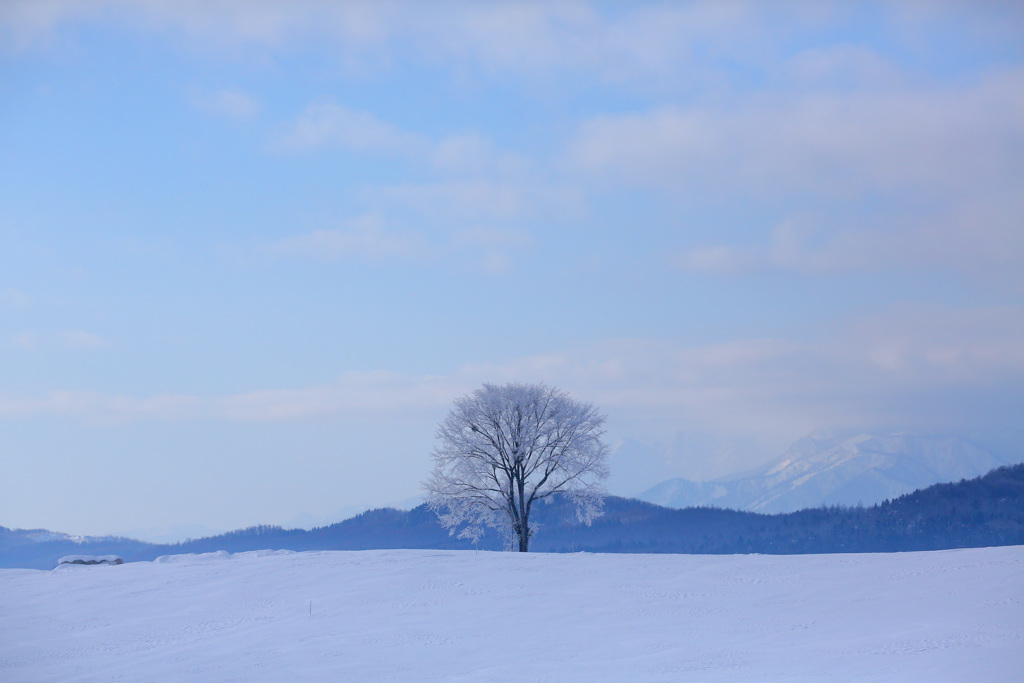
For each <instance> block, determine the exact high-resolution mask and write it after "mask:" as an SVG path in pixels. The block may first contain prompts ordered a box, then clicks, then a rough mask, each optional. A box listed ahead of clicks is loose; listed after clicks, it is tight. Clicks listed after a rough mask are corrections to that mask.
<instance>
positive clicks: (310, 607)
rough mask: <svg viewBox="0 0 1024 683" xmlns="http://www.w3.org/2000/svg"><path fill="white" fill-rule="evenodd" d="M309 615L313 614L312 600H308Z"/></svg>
mask: <svg viewBox="0 0 1024 683" xmlns="http://www.w3.org/2000/svg"><path fill="white" fill-rule="evenodd" d="M309 616H313V601H312V600H310V601H309Z"/></svg>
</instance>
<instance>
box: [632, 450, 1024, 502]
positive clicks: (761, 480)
mask: <svg viewBox="0 0 1024 683" xmlns="http://www.w3.org/2000/svg"><path fill="white" fill-rule="evenodd" d="M1002 464H1009V463H1006V462H1003V461H1000V459H998V458H996V457H995V456H993V455H992V454H991V453H989V452H987V451H985V450H983V449H981V448H979V447H978V446H976V445H974V444H973V443H971V442H969V441H967V440H966V439H963V438H960V437H956V436H921V435H910V434H891V435H884V436H881V435H871V434H861V435H859V436H854V437H848V438H836V437H832V436H823V435H817V436H809V437H806V438H803V439H800V440H799V441H797V442H796V443H795V444H793V446H792V447H790V449H789V450H788V451H786V453H785V454H784V455H783V456H782V457H780V458H778V459H776V460H774V461H772V462H770V463H768V464H766V465H764V466H762V467H760V468H758V469H756V470H753V471H751V472H747V473H744V474H740V475H731V476H728V477H721V478H718V479H713V480H711V481H705V482H697V481H690V480H688V479H669V480H668V481H664V482H662V483H660V484H658V485H657V486H654V487H652V488H650V489H648V490H646V491H644V492H643V493H640V494H639V495H638V496H637V497H638V498H639V499H641V500H645V501H647V502H650V503H655V504H657V505H664V506H666V507H674V508H686V507H692V506H697V505H710V506H714V507H721V508H731V509H734V510H749V511H752V512H767V513H777V512H793V511H795V510H801V509H804V508H810V507H819V506H822V505H873V504H875V503H879V502H881V501H883V500H886V499H889V498H895V497H897V496H900V495H903V494H905V493H910V492H911V491H915V490H917V489H919V488H922V487H925V486H930V485H932V484H936V483H940V482H950V481H959V480H960V479H969V478H972V477H977V476H980V475H982V474H984V473H985V472H988V471H989V470H991V469H992V468H994V467H997V466H999V465H1002Z"/></svg>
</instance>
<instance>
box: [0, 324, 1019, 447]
mask: <svg viewBox="0 0 1024 683" xmlns="http://www.w3.org/2000/svg"><path fill="white" fill-rule="evenodd" d="M509 380H520V381H545V382H548V383H551V384H555V385H557V386H560V387H562V388H564V389H566V390H568V391H570V392H571V393H573V394H574V395H576V396H578V397H579V398H582V399H584V400H589V401H594V402H595V403H597V404H598V405H599V406H601V407H602V409H604V410H605V411H607V412H608V413H609V415H610V416H611V418H612V420H613V422H614V423H615V424H617V425H619V426H620V429H622V428H624V427H626V426H628V425H636V424H640V423H642V424H644V425H645V426H647V427H650V426H651V425H656V426H657V428H659V429H661V431H662V432H663V433H666V434H671V433H674V432H676V431H679V430H682V431H696V432H701V433H718V434H733V435H748V436H751V437H754V438H761V439H773V440H781V441H785V440H786V439H793V438H797V437H799V436H801V435H803V434H806V433H808V432H810V431H813V430H814V429H822V428H825V429H869V430H870V429H892V428H895V429H901V428H906V429H935V430H947V431H951V430H956V429H972V430H978V429H985V428H986V427H1006V426H1008V425H1012V424H1015V423H1016V421H1017V420H1018V418H1019V406H1020V404H1021V401H1024V390H1022V387H1024V310H1022V309H1021V308H1020V307H990V308H983V309H967V310H955V309H944V308H929V307H920V306H918V307H902V308H895V309H891V310H889V311H887V312H885V313H884V314H879V315H875V316H871V317H867V318H862V319H856V320H848V321H846V322H845V323H843V324H841V325H838V326H835V325H834V326H832V327H831V329H828V330H822V331H821V337H820V338H819V339H816V340H802V341H799V340H785V339H740V340H735V341H731V342H724V343H718V344H711V345H706V346H690V347H686V346H679V345H674V344H670V343H667V342H658V341H652V340H620V341H608V342H603V343H599V344H593V345H590V346H587V347H584V348H579V349H574V350H570V351H563V352H556V353H548V354H541V355H537V356H531V357H525V358H517V359H510V360H508V361H507V362H501V363H493V364H476V365H466V366H464V367H462V368H460V369H458V370H456V371H454V372H452V373H450V374H447V375H434V376H414V375H403V374H398V373H391V372H371V373H347V374H345V375H343V376H342V377H340V378H339V379H338V380H337V381H336V382H333V383H331V384H328V385H324V386H317V387H309V388H305V389H268V390H263V391H253V392H246V393H241V394H234V395H227V396H220V397H199V396H185V395H180V396H170V395H165V396H153V397H148V398H136V397H128V396H109V395H102V394H95V393H85V392H51V393H49V394H47V395H45V396H43V397H40V398H31V397H10V396H8V397H0V416H2V417H5V418H9V419H10V418H19V417H26V416H31V415H40V414H51V415H64V416H68V417H73V418H77V419H82V420H86V421H99V422H107V421H121V420H144V419H160V420H179V419H198V418H204V419H206V418H208V419H219V420H232V421H233V420H269V421H278V420H320V419H330V420H338V419H340V420H349V419H358V420H364V419H381V420H403V419H407V418H409V419H411V418H416V419H419V418H423V417H427V418H436V417H437V416H438V415H440V414H442V413H443V411H444V410H445V409H446V408H447V406H449V405H450V402H451V400H452V399H453V398H454V397H456V396H458V395H461V394H464V393H465V392H467V391H469V390H471V389H473V388H474V387H476V386H478V385H479V383H481V382H484V381H489V382H504V381H509ZM634 433H635V432H634Z"/></svg>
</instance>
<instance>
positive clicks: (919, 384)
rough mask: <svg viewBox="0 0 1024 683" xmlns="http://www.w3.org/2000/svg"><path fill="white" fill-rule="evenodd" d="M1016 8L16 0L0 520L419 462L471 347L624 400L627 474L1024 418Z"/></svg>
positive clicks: (333, 495)
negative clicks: (814, 439)
mask: <svg viewBox="0 0 1024 683" xmlns="http://www.w3.org/2000/svg"><path fill="white" fill-rule="evenodd" d="M1022 38H1024V12H1021V11H1020V10H1019V9H1018V8H1016V7H1014V5H1013V3H994V2H993V3H963V4H958V3H898V4H872V3H856V6H853V4H851V3H806V4H805V3H793V4H775V3H773V4H771V5H767V4H764V3H721V2H719V3H629V4H614V3H609V4H589V3H538V4H531V3H512V4H503V3H480V4H463V3H441V4H439V5H433V4H432V5H430V6H429V7H428V6H426V5H424V4H421V3H408V4H407V3H390V2H375V3H365V4H363V3H348V4H338V3H327V2H312V1H311V2H293V3H272V2H258V1H257V2H246V3H243V2H231V1H223V2H188V1H180V2H159V1H153V2H127V1H123V0H109V1H104V0H96V1H95V2H86V1H82V2H74V1H71V0H66V1H65V0H53V1H46V0H44V1H39V2H20V1H14V2H8V3H5V4H4V5H3V7H2V8H0V434H2V435H3V437H4V438H3V446H2V450H0V463H2V465H3V471H4V476H3V477H2V481H0V524H4V525H6V526H15V527H48V528H53V529H59V530H64V531H69V532H75V533H92V534H97V533H110V532H124V531H131V530H135V529H141V528H145V527H155V526H160V525H178V524H187V523H198V524H204V525H207V526H209V527H212V528H217V529H227V528H233V527H239V526H245V525H249V524H256V523H281V524H288V523H290V522H291V521H293V520H295V519H297V518H298V516H299V515H302V514H306V515H312V516H313V517H316V518H325V519H326V518H330V517H331V516H332V515H335V514H336V513H337V512H338V511H340V510H342V509H347V508H350V507H351V506H360V505H374V504H382V503H387V502H391V501H396V500H400V499H404V498H406V497H408V496H411V495H414V494H416V493H417V491H418V484H419V482H420V481H421V480H422V479H423V478H424V477H425V475H426V473H427V471H428V469H429V451H430V449H431V447H432V442H433V431H434V426H435V425H436V424H437V422H438V421H439V420H440V419H441V418H442V417H443V415H444V413H445V411H446V409H447V406H448V405H449V404H450V402H451V400H452V399H453V398H454V397H456V396H459V395H461V394H464V393H466V392H467V391H470V390H472V389H473V388H475V387H476V386H478V385H479V384H480V383H481V382H484V381H491V382H502V381H509V380H525V381H546V382H548V383H550V384H554V385H556V386H559V387H561V388H563V389H565V390H567V391H569V392H570V393H572V394H573V395H574V396H576V397H577V398H581V399H584V400H588V401H593V402H595V403H596V404H598V405H599V406H601V407H602V409H603V410H604V411H605V412H606V413H607V414H608V416H609V420H608V427H609V438H610V439H611V440H612V441H616V442H617V441H619V440H622V439H629V440H631V442H635V443H641V444H645V446H644V448H638V449H635V450H634V451H632V452H631V453H632V454H631V455H630V456H629V457H628V458H626V457H621V458H619V460H618V461H616V462H614V463H613V476H612V479H611V481H610V488H611V490H612V491H613V492H616V493H626V494H628V493H636V492H637V491H634V490H630V487H636V486H639V485H640V483H641V482H639V481H635V480H632V479H630V478H629V476H628V475H629V471H630V468H639V469H643V468H642V467H640V465H641V464H642V463H638V462H636V461H635V459H637V458H659V457H665V453H666V452H667V450H666V449H670V448H671V446H670V444H671V443H677V444H678V443H687V444H690V447H687V448H686V449H684V450H683V451H682V452H676V453H674V455H673V456H672V458H673V462H672V471H671V472H668V471H667V470H666V473H668V474H672V475H679V476H690V477H695V478H701V477H711V476H717V475H721V474H726V473H728V472H732V471H737V470H740V469H744V468H747V467H751V466H754V465H757V464H760V463H761V462H763V461H765V460H767V459H769V458H771V457H773V456H775V455H778V454H779V453H781V452H782V450H784V449H785V447H786V446H787V445H788V443H790V442H791V441H792V440H794V439H796V438H799V437H800V436H803V435H805V434H807V433H809V432H811V431H813V430H836V431H850V430H854V431H860V430H866V431H881V430H907V431H929V432H942V433H958V434H966V435H972V436H976V437H978V438H989V437H991V438H993V439H995V438H997V437H996V436H992V435H998V439H1001V441H1000V443H1002V444H1004V445H1006V444H1007V443H1008V444H1009V447H1010V448H1011V449H1013V448H1019V434H1020V432H1019V431H1016V432H1015V431H1014V430H1015V429H1019V416H1020V414H1021V411H1022V408H1024V275H1022V273H1024V225H1022V221H1021V218H1020V217H1021V216H1022V215H1024V193H1022V192H1021V191H1020V188H1021V187H1022V186H1024V54H1022V53H1024V40H1022ZM1007 434H1009V435H1010V436H1009V437H1006V435H1007ZM1007 439H1009V440H1007ZM1014 439H1017V440H1016V441H1014ZM695 444H698V445H695ZM699 444H717V445H716V446H714V447H711V446H708V447H701V446H699ZM723 444H724V445H723ZM645 448H646V450H645ZM623 452H625V451H623ZM723 453H726V455H724V456H723V455H722V454H723ZM648 469H649V468H648ZM616 470H618V472H616ZM654 483H657V482H655V481H651V482H649V484H648V485H652V484H654Z"/></svg>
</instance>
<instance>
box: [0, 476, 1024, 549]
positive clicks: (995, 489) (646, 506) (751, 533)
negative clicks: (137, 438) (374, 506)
mask: <svg viewBox="0 0 1024 683" xmlns="http://www.w3.org/2000/svg"><path fill="white" fill-rule="evenodd" d="M533 521H535V523H536V525H537V534H536V536H535V537H534V539H533V540H532V541H531V548H532V549H533V550H535V551H540V552H570V551H589V552H630V553H635V552H648V553H769V554H790V553H835V552H894V551H908V550H940V549H947V548H972V547H984V546H998V545H1024V464H1022V465H1015V466H1012V467H1002V468H999V469H997V470H993V471H992V472H990V473H988V474H986V475H985V476H983V477H979V478H977V479H971V480H969V481H960V482H958V483H953V484H938V485H935V486H930V487H928V488H926V489H922V490H919V491H916V492H914V493H910V494H907V495H905V496H902V497H900V498H897V499H895V500H891V501H885V502H884V503H881V504H879V505H875V506H872V507H870V508H859V507H858V508H842V507H831V508H813V509H808V510H800V511H798V512H793V513H789V514H776V515H762V514H756V513H751V512H740V511H737V510H724V509H718V508H688V509H685V510H676V509H671V508H663V507H660V506H658V505H653V504H651V503H645V502H643V501H639V500H635V499H627V498H619V497H616V496H610V497H608V499H607V500H606V503H605V514H604V515H603V516H602V517H600V518H598V519H597V520H595V521H594V523H593V525H592V526H589V527H587V526H583V525H582V524H580V523H579V522H578V521H577V520H576V516H575V512H574V510H573V508H572V506H571V505H570V504H569V503H568V501H565V500H560V499H555V500H554V501H553V502H551V503H549V504H541V505H540V506H539V507H537V508H535V511H534V519H533ZM46 533H47V532H40V531H32V532H28V531H17V530H11V529H5V528H3V527H0V566H3V567H35V568H40V569H48V568H51V567H53V566H54V565H55V564H56V561H57V559H58V558H59V557H61V556H62V555H68V554H90V555H107V554H116V555H121V556H122V557H124V559H125V560H126V561H137V560H152V559H154V558H155V557H158V556H159V555H167V554H174V553H203V552H212V551H216V550H227V551H229V552H242V551H247V550H261V549H265V548H274V549H287V550H296V551H302V550H367V549H375V548H376V549H379V548H433V549H472V548H473V547H474V546H473V545H472V543H470V542H469V541H466V540H461V539H458V538H455V537H453V536H450V535H449V534H448V532H447V531H445V530H444V529H442V528H441V527H440V525H439V524H438V523H437V517H436V516H435V515H434V514H433V513H432V512H430V511H429V510H428V509H427V508H426V506H424V505H421V506H419V507H417V508H415V509H413V510H410V511H402V510H395V509H390V508H387V509H381V510H371V511H369V512H364V513H363V514H360V515H357V516H355V517H352V518H351V519H347V520H345V521H343V522H339V523H337V524H332V525H330V526H326V527H320V528H317V529H312V530H309V531H306V530H302V529H291V530H288V529H282V528H280V527H274V526H258V527H251V528H248V529H242V530H239V531H233V532H230V533H227V534H222V535H220V536H213V537H210V538H202V539H198V540H192V541H187V542H185V543H179V544H174V545H153V544H148V543H142V542H139V541H133V540H130V539H122V538H104V539H90V540H88V541H86V542H82V543H78V542H75V541H73V540H67V539H57V540H48V541H39V540H38V538H39V537H40V536H45V535H46ZM478 547H479V548H480V549H481V550H498V549H501V548H502V542H501V540H500V539H499V538H498V537H497V536H496V535H495V534H493V533H492V534H489V535H488V536H486V537H485V538H483V539H482V540H481V541H480V543H479V546H478Z"/></svg>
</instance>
